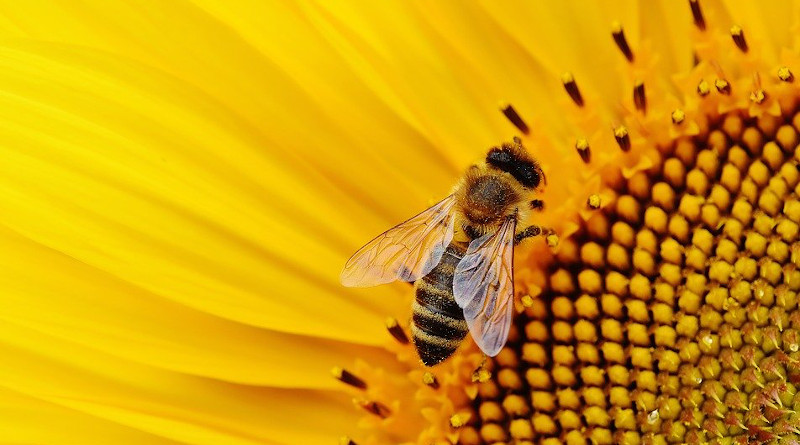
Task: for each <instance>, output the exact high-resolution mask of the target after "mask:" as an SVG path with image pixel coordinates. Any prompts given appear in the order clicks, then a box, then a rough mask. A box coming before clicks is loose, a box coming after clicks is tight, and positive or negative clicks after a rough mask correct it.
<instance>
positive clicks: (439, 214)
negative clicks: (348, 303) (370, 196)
mask: <svg viewBox="0 0 800 445" xmlns="http://www.w3.org/2000/svg"><path fill="white" fill-rule="evenodd" d="M454 204H455V197H454V196H453V195H450V196H448V197H447V198H445V199H443V200H441V201H439V203H438V204H436V205H434V206H433V207H431V208H429V209H427V210H425V211H424V212H422V213H420V214H419V215H417V216H415V217H413V218H411V219H409V220H408V221H406V222H404V223H402V224H399V225H397V226H395V227H393V228H391V229H389V230H387V231H386V232H384V233H382V234H380V235H379V236H378V237H377V238H375V239H374V240H372V241H370V242H369V243H367V245H366V246H364V247H362V248H361V249H359V250H358V252H356V253H355V254H353V256H352V257H350V259H349V260H347V264H345V265H344V270H342V274H341V275H340V277H339V279H340V280H341V282H342V284H343V285H345V286H348V287H366V286H376V285H378V284H385V283H389V282H392V281H395V280H402V281H416V280H418V279H420V278H421V277H424V276H425V275H427V274H428V272H430V271H431V270H432V269H433V268H434V267H436V265H437V264H439V261H440V260H441V259H442V255H443V254H444V251H445V249H447V246H448V245H450V241H451V240H452V239H453V226H454V225H455V215H454V213H453V205H454Z"/></svg>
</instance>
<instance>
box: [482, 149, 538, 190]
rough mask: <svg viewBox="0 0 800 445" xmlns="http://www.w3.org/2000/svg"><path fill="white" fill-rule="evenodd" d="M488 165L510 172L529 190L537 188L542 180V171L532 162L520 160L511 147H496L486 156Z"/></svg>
mask: <svg viewBox="0 0 800 445" xmlns="http://www.w3.org/2000/svg"><path fill="white" fill-rule="evenodd" d="M486 163H487V164H489V165H491V166H493V167H495V168H497V169H499V170H502V171H504V172H508V173H510V174H511V176H513V177H514V178H516V180H517V181H519V182H520V184H522V185H523V186H525V187H527V188H536V187H538V186H539V183H540V182H541V180H542V175H541V170H539V167H538V166H537V165H536V164H535V163H533V162H530V161H527V160H521V159H519V158H518V157H517V156H516V155H515V154H514V152H513V151H512V149H511V148H510V147H506V146H503V147H495V148H493V149H491V150H489V153H488V154H487V155H486Z"/></svg>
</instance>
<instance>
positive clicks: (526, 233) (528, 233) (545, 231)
mask: <svg viewBox="0 0 800 445" xmlns="http://www.w3.org/2000/svg"><path fill="white" fill-rule="evenodd" d="M552 233H555V231H554V230H553V229H549V228H547V227H544V228H542V227H540V226H537V225H535V224H534V225H532V226H528V227H526V228H525V229H524V230H523V231H522V232H519V233H517V234H516V235H514V244H519V243H521V242H522V240H524V239H525V238H531V237H534V236H539V235H545V236H547V235H550V234H552Z"/></svg>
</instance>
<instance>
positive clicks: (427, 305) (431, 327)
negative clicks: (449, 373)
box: [411, 242, 469, 366]
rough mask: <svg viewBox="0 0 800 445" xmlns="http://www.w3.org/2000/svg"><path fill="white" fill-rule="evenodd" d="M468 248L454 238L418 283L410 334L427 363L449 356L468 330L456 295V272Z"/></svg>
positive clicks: (431, 363)
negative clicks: (454, 280) (454, 285)
mask: <svg viewBox="0 0 800 445" xmlns="http://www.w3.org/2000/svg"><path fill="white" fill-rule="evenodd" d="M466 250H467V245H466V244H465V243H458V242H453V243H452V244H450V245H449V246H448V247H447V250H446V251H445V254H444V255H443V256H442V260H441V261H440V262H439V264H438V265H437V266H436V267H435V268H434V269H433V270H432V271H430V273H428V275H426V276H424V277H422V278H421V279H419V280H417V282H416V283H415V285H416V299H415V300H414V305H413V308H412V311H413V316H412V319H411V335H412V338H413V339H414V346H415V347H416V348H417V353H418V354H419V357H420V359H422V363H424V364H425V365H426V366H433V365H435V364H437V363H440V362H442V361H443V360H445V359H446V358H447V357H450V355H452V354H453V352H455V350H456V348H458V345H459V344H461V340H463V339H464V336H466V335H467V331H468V330H469V329H468V328H467V322H466V321H465V320H464V312H463V311H462V310H461V308H460V307H458V304H456V300H455V298H454V297H453V274H454V273H455V269H456V265H458V262H459V261H461V258H462V257H463V256H464V253H465V252H466Z"/></svg>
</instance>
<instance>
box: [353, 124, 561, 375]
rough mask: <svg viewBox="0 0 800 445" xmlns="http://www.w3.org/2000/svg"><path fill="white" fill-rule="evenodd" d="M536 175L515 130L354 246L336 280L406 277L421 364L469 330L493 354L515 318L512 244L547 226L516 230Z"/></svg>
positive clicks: (535, 205) (446, 352) (447, 351)
mask: <svg viewBox="0 0 800 445" xmlns="http://www.w3.org/2000/svg"><path fill="white" fill-rule="evenodd" d="M544 182H545V177H544V173H543V172H542V169H541V167H540V166H539V163H538V162H537V161H536V160H535V159H534V158H532V157H531V156H530V155H529V154H528V153H527V151H526V150H525V148H524V147H523V146H522V144H521V141H520V140H519V139H517V138H515V139H514V143H513V144H510V143H506V144H502V145H501V146H500V147H494V148H492V149H490V150H489V152H488V153H487V155H486V160H485V162H481V163H480V164H477V165H473V166H472V167H470V168H469V169H468V170H467V171H466V173H465V174H464V176H463V178H462V179H461V180H460V181H459V182H458V184H456V186H455V187H454V188H453V189H452V192H451V193H450V195H448V196H447V197H446V198H444V199H443V200H441V201H439V202H438V203H437V204H435V205H434V206H433V207H430V208H429V209H427V210H425V211H423V212H422V213H420V214H418V215H416V216H414V217H413V218H411V219H409V220H408V221H406V222H403V223H401V224H398V225H397V226H395V227H393V228H391V229H389V230H387V231H386V232H384V233H382V234H381V235H379V236H377V237H376V238H375V239H373V240H372V241H370V242H369V243H367V244H366V245H365V246H364V247H362V248H361V249H359V250H358V251H357V252H356V253H355V254H354V255H353V256H352V257H350V259H349V260H348V261H347V264H345V266H344V270H342V273H341V276H340V279H341V282H342V284H343V285H345V286H348V287H366V286H375V285H379V284H385V283H389V282H392V281H395V280H402V281H408V282H413V283H414V288H415V294H416V298H415V300H414V303H413V308H412V309H413V310H412V312H413V316H412V319H411V334H412V338H413V341H414V346H415V347H416V350H417V353H418V355H419V357H420V359H421V360H422V363H423V364H425V365H426V366H433V365H436V364H438V363H441V362H442V361H444V360H445V359H447V358H448V357H450V356H451V355H452V354H453V352H455V350H456V348H457V347H458V346H459V345H460V344H461V341H462V340H463V339H464V337H465V336H466V334H467V332H469V333H470V334H471V335H472V338H473V339H474V340H475V343H476V344H477V345H478V347H480V349H481V350H482V351H483V352H484V353H485V354H486V355H488V356H490V357H494V356H495V355H497V354H498V353H499V352H500V350H501V349H502V348H503V345H504V344H505V343H506V340H507V338H508V332H509V329H510V327H511V322H512V319H513V311H514V304H513V303H514V268H513V253H514V245H516V244H518V243H519V242H520V241H522V240H523V239H526V238H529V237H532V236H536V235H540V234H543V233H550V232H551V231H550V230H549V229H542V228H541V227H539V226H537V225H530V226H527V227H525V228H524V229H522V230H517V225H518V223H520V222H521V221H525V220H526V219H527V217H528V213H529V211H531V210H538V209H541V208H542V207H543V203H542V201H541V200H539V199H535V196H536V193H537V192H538V191H539V187H540V186H541V185H542V184H543V183H544ZM457 229H460V230H457ZM456 235H458V236H456Z"/></svg>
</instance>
